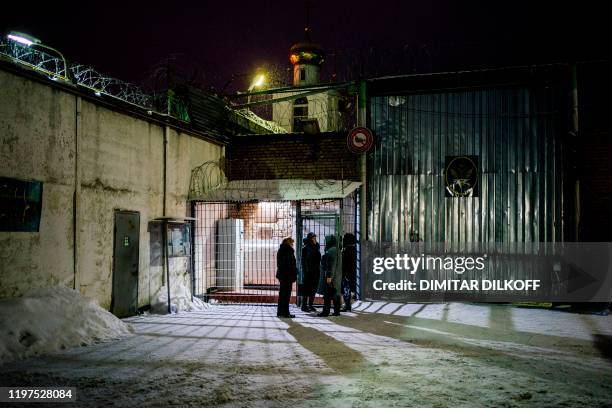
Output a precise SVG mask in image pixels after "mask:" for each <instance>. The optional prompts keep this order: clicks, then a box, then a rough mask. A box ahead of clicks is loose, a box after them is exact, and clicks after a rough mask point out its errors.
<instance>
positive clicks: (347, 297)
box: [342, 232, 357, 312]
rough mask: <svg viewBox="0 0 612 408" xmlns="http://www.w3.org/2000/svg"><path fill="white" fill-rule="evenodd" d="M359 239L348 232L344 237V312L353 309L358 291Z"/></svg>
mask: <svg viewBox="0 0 612 408" xmlns="http://www.w3.org/2000/svg"><path fill="white" fill-rule="evenodd" d="M356 244H357V239H356V238H355V235H353V234H351V233H350V232H347V233H346V234H344V237H343V239H342V297H343V298H344V308H343V309H342V311H343V312H350V311H351V298H352V297H353V296H354V294H355V293H356V291H357V245H356Z"/></svg>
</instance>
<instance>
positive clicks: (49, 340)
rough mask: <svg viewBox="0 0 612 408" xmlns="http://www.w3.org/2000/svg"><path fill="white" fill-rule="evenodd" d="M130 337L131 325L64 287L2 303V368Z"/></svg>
mask: <svg viewBox="0 0 612 408" xmlns="http://www.w3.org/2000/svg"><path fill="white" fill-rule="evenodd" d="M130 333H131V328H130V326H129V325H128V324H126V323H125V322H123V321H121V320H119V319H117V318H116V317H115V316H113V315H112V314H111V313H109V312H107V311H106V310H104V309H102V308H101V307H100V306H98V304H97V303H96V302H95V301H93V300H91V299H87V298H84V297H82V296H81V295H80V294H79V293H78V292H76V291H74V290H72V289H69V288H66V287H63V286H56V287H53V288H48V289H39V290H36V291H33V292H30V293H28V294H26V295H25V296H23V297H19V298H12V299H4V300H0V364H1V363H6V362H9V361H13V360H17V359H22V358H26V357H31V356H36V355H41V354H46V353H50V352H54V351H58V350H63V349H67V348H71V347H77V346H85V345H89V344H92V343H96V342H100V341H103V340H108V339H113V338H118V337H121V336H125V335H127V334H130Z"/></svg>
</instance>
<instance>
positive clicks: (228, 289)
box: [193, 194, 357, 303]
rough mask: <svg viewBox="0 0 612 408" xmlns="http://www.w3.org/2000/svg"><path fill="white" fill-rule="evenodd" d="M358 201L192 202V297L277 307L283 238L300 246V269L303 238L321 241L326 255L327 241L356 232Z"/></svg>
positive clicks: (349, 198)
mask: <svg viewBox="0 0 612 408" xmlns="http://www.w3.org/2000/svg"><path fill="white" fill-rule="evenodd" d="M355 197H356V195H355V194H351V195H349V196H348V197H347V198H345V199H343V200H302V201H259V202H194V203H193V209H194V212H193V214H194V216H195V218H196V222H195V229H194V255H195V256H194V288H193V293H194V294H195V296H198V297H202V298H204V299H207V300H211V299H214V300H216V301H219V302H232V303H233V302H243V303H276V302H277V300H278V289H279V287H278V281H277V280H276V252H277V250H278V248H279V246H280V243H281V241H282V240H283V238H286V237H292V238H293V239H294V240H295V241H296V245H295V249H296V251H295V252H296V258H297V261H298V265H299V264H300V260H299V257H300V255H301V243H302V238H303V237H305V236H306V234H307V233H308V232H314V233H316V234H317V236H319V241H320V243H321V252H323V242H324V237H325V235H330V234H336V235H342V234H344V233H347V232H351V233H353V234H354V233H355V232H356V228H357V219H356V212H355V209H356V206H355V199H356V198H355ZM296 289H297V288H296V286H294V293H293V296H294V297H295V296H296V295H297V293H296ZM293 301H294V302H295V299H294V300H293Z"/></svg>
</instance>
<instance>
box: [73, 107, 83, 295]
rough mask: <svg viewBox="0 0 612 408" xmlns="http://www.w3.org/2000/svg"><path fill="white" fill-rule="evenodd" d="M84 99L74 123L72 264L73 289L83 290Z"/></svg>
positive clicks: (78, 108) (76, 110)
mask: <svg viewBox="0 0 612 408" xmlns="http://www.w3.org/2000/svg"><path fill="white" fill-rule="evenodd" d="M81 111H82V99H81V97H80V96H78V95H76V96H75V123H74V156H75V157H74V193H73V195H72V257H73V260H72V264H73V268H74V281H73V289H74V290H78V291H79V292H80V290H81V272H80V262H79V249H78V244H79V241H80V232H79V231H80V217H79V210H80V205H79V202H80V199H81V168H80V166H79V159H80V157H81V154H80V148H81V144H80V143H79V138H80V136H81V133H82V130H81V126H82V120H81Z"/></svg>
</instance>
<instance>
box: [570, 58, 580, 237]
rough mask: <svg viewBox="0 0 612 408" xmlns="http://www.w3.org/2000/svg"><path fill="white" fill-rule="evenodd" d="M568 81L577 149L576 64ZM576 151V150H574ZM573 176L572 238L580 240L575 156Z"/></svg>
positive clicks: (572, 128) (578, 181) (578, 193)
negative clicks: (569, 82)
mask: <svg viewBox="0 0 612 408" xmlns="http://www.w3.org/2000/svg"><path fill="white" fill-rule="evenodd" d="M570 75H571V78H570V81H571V104H572V107H571V134H572V136H573V139H574V140H572V144H573V145H574V148H575V150H577V146H576V144H577V143H578V140H579V138H578V135H579V129H580V128H579V123H578V109H579V108H578V76H577V72H576V64H572V65H571V66H570ZM575 153H577V151H576V152H575ZM573 161H574V165H573V169H572V170H573V172H574V174H573V176H574V239H575V241H579V240H580V210H581V209H580V178H579V169H578V165H577V157H574V158H573Z"/></svg>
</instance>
